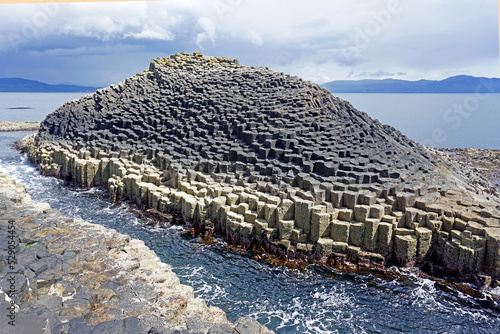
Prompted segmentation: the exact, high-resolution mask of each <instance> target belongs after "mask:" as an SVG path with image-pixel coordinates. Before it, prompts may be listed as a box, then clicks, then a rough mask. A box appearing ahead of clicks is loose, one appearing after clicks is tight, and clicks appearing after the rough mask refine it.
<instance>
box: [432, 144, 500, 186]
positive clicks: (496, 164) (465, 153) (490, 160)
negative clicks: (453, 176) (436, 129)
mask: <svg viewBox="0 0 500 334" xmlns="http://www.w3.org/2000/svg"><path fill="white" fill-rule="evenodd" d="M438 150H439V151H441V152H444V153H447V154H448V157H449V158H450V159H451V160H454V161H456V162H458V163H460V164H461V165H463V166H467V167H468V168H469V169H470V170H471V171H472V172H475V173H477V174H479V175H482V176H483V177H484V178H486V179H487V180H489V181H490V182H491V184H492V185H493V186H494V187H496V188H497V189H498V191H500V150H491V149H475V148H440V149H438Z"/></svg>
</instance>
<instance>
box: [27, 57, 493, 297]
mask: <svg viewBox="0 0 500 334" xmlns="http://www.w3.org/2000/svg"><path fill="white" fill-rule="evenodd" d="M25 146H26V147H27V151H28V156H29V159H30V161H31V162H32V163H34V164H36V165H38V166H39V167H40V169H41V171H42V173H44V174H46V175H53V176H57V177H61V178H69V179H72V180H74V181H75V182H77V183H78V184H80V185H82V186H84V187H92V186H103V187H105V188H107V189H108V190H109V191H110V193H111V195H112V197H113V198H114V199H116V200H122V199H123V200H132V201H135V202H137V203H138V204H139V205H142V206H144V207H145V208H150V209H151V210H153V211H155V210H156V212H158V213H159V216H161V213H163V212H170V213H171V212H178V213H180V214H181V215H182V217H183V219H184V221H185V223H186V225H187V226H188V227H197V228H199V229H200V230H201V231H203V232H205V233H206V234H208V235H210V234H214V233H215V234H218V235H222V236H224V237H226V239H227V240H228V241H229V242H230V243H233V244H240V245H243V246H244V247H247V248H253V247H256V248H258V249H264V250H265V251H267V252H270V253H274V254H278V255H279V256H281V257H283V258H286V259H296V258H301V259H307V260H315V261H317V260H320V261H324V262H328V263H333V264H334V265H337V266H342V265H344V264H346V265H351V264H353V265H356V266H367V267H376V268H380V267H384V266H388V265H392V264H396V265H399V266H408V267H409V266H419V267H422V268H424V269H425V270H426V271H427V272H430V273H431V274H436V275H446V276H448V277H455V278H456V279H458V280H466V281H473V282H476V283H477V284H478V285H479V286H481V287H486V286H488V285H489V284H490V283H491V282H494V283H495V280H498V279H500V212H499V210H498V209H499V208H500V201H499V197H498V193H497V190H496V189H495V188H494V187H492V185H491V184H490V183H489V182H488V181H487V180H485V179H484V178H483V177H481V176H478V175H476V174H474V173H470V171H468V170H467V169H466V168H463V167H462V166H460V165H459V164H457V163H456V162H452V161H450V160H449V159H448V158H447V156H446V154H443V153H440V152H438V151H434V150H430V149H428V148H426V147H424V146H422V145H420V144H418V143H416V142H414V141H412V140H410V139H408V138H407V137H405V136H404V135H402V134H401V133H400V132H399V131H397V130H396V129H394V128H392V127H390V126H387V125H383V124H380V123H379V122H378V121H376V120H373V119H371V118H370V117H368V115H366V114H365V113H362V112H360V111H358V110H356V109H355V108H353V107H352V105H350V103H348V102H347V101H343V100H341V99H339V98H336V97H334V96H332V95H331V94H330V93H329V92H328V91H327V90H325V89H321V88H320V87H319V86H317V85H316V84H313V83H311V82H306V81H303V80H301V79H299V78H297V77H292V76H289V75H286V74H283V73H277V72H273V71H270V70H268V69H265V68H260V67H249V66H244V65H240V64H239V63H238V61H237V60H235V59H228V58H224V57H222V58H217V57H207V56H203V55H201V54H199V53H194V54H192V55H191V54H186V53H181V54H176V55H172V56H170V57H169V58H157V59H154V60H152V61H151V63H150V66H149V70H147V71H144V72H142V73H139V74H137V75H135V76H133V77H131V78H128V79H126V80H125V81H123V82H121V83H119V84H117V85H112V86H111V87H109V88H106V89H102V90H98V91H97V92H96V93H94V94H92V95H88V96H85V97H83V98H81V99H80V100H78V101H71V102H68V103H66V104H65V105H63V106H62V107H61V108H59V109H58V110H56V111H55V112H54V113H52V114H50V115H49V116H47V118H46V119H45V121H44V122H43V123H42V125H41V129H40V131H39V132H38V134H37V135H36V136H35V137H34V138H32V139H31V140H26V141H25ZM495 284H497V283H495Z"/></svg>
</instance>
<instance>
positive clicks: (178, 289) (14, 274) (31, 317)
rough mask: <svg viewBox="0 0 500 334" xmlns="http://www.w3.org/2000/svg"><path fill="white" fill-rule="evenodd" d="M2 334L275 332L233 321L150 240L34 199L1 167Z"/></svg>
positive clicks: (244, 320) (247, 321) (246, 321)
mask: <svg viewBox="0 0 500 334" xmlns="http://www.w3.org/2000/svg"><path fill="white" fill-rule="evenodd" d="M0 242H1V245H0V249H1V250H2V251H1V259H0V276H1V277H2V278H1V280H0V289H1V290H0V308H1V309H2V311H1V312H0V313H2V321H4V323H2V326H0V328H1V329H0V333H14V332H15V333H30V334H34V333H130V334H132V333H134V334H135V333H240V334H243V333H272V332H271V331H269V330H268V329H266V328H265V327H264V326H262V325H260V324H259V323H258V322H257V321H255V320H253V319H250V318H241V319H239V320H238V321H237V322H236V323H234V324H232V323H230V322H229V321H228V320H227V319H226V316H225V313H224V312H223V311H222V310H220V309H218V308H216V307H208V306H207V305H206V303H205V301H204V300H202V299H199V298H195V297H194V294H193V289H192V288H191V287H189V286H185V285H182V284H180V282H179V279H178V278H177V276H176V275H175V274H174V273H173V272H172V271H171V269H170V267H169V266H168V265H167V264H165V263H162V262H161V261H160V259H159V258H158V257H157V256H156V254H154V252H152V251H151V250H150V249H149V248H148V247H146V246H145V245H144V242H142V241H140V240H136V239H131V238H130V237H129V236H127V235H123V234H120V233H117V232H116V231H114V230H111V229H107V228H104V227H102V226H100V225H95V224H90V223H87V222H85V221H83V220H81V219H73V218H68V217H64V216H63V215H62V214H61V213H59V212H58V211H56V210H54V209H51V208H50V206H49V205H48V204H46V203H37V202H34V201H32V200H31V197H30V196H29V194H27V193H26V191H25V189H24V187H23V186H22V185H20V184H17V183H16V182H15V181H14V180H13V179H12V178H10V177H9V176H6V175H4V174H3V173H0Z"/></svg>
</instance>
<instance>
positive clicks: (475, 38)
mask: <svg viewBox="0 0 500 334" xmlns="http://www.w3.org/2000/svg"><path fill="white" fill-rule="evenodd" d="M498 33H499V28H498V2H497V1H496V0H419V1H411V0H341V1H339V0H331V1H326V0H308V1H304V0H300V1H298V0H287V1H284V0H266V1H262V0H205V1H204V0H182V1H180V0H172V1H150V2H104V3H95V2H94V3H52V4H41V3H36V4H10V5H6V4H1V5H0V77H3V78H7V77H21V78H26V79H33V80H39V81H43V82H47V83H51V84H59V83H69V84H79V85H89V86H102V87H104V86H108V85H110V84H112V83H117V82H120V81H122V80H123V79H125V78H127V77H130V76H132V75H134V74H135V73H137V72H140V71H142V70H144V69H147V68H148V67H149V61H150V60H151V59H152V58H156V57H167V56H169V55H170V54H173V53H177V52H181V51H186V52H189V53H191V52H194V51H200V52H202V53H203V54H205V55H210V56H227V57H231V58H237V59H239V61H240V63H242V64H245V65H254V66H268V67H269V68H270V69H273V70H276V71H280V72H285V73H290V74H292V75H298V76H300V77H302V78H304V79H306V80H311V81H314V82H317V83H319V84H322V83H325V82H329V81H332V80H360V79H384V78H396V79H405V80H419V79H430V80H440V79H444V78H447V77H450V76H453V75H460V74H466V75H474V76H484V77H499V76H500V66H499V36H498Z"/></svg>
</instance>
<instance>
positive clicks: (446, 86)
mask: <svg viewBox="0 0 500 334" xmlns="http://www.w3.org/2000/svg"><path fill="white" fill-rule="evenodd" d="M321 86H322V87H326V88H328V90H330V91H331V92H332V93H475V92H480V93H500V79H498V78H478V77H472V76H468V75H457V76H454V77H450V78H448V79H444V80H440V81H435V80H418V81H407V80H396V79H384V80H338V81H331V82H327V83H325V84H323V85H321Z"/></svg>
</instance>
